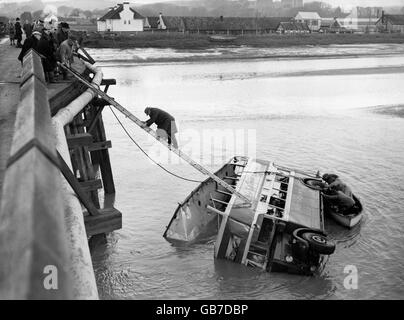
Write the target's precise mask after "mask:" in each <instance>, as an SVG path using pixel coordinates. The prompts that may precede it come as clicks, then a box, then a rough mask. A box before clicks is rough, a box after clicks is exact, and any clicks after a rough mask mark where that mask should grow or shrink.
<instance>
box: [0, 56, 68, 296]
mask: <svg viewBox="0 0 404 320" xmlns="http://www.w3.org/2000/svg"><path fill="white" fill-rule="evenodd" d="M17 108H18V109H17V115H16V122H15V132H14V136H13V140H12V146H11V151H10V158H9V161H8V164H7V169H6V172H5V177H4V184H3V189H2V191H1V192H2V203H1V208H0V299H71V298H73V293H72V286H71V281H70V277H69V272H68V270H69V263H70V262H69V252H68V248H67V244H66V239H67V237H68V235H67V233H66V228H65V222H64V212H63V208H64V206H63V198H62V191H61V187H60V185H61V175H60V171H59V168H58V162H57V157H56V147H55V138H54V136H55V134H54V130H53V128H52V125H51V115H50V108H49V102H48V96H47V88H46V82H45V77H44V72H43V68H42V63H41V58H40V57H39V55H38V54H37V53H36V52H35V51H33V50H31V51H30V52H28V53H27V54H26V55H25V57H24V60H23V75H22V81H21V88H20V100H19V103H18V107H17Z"/></svg>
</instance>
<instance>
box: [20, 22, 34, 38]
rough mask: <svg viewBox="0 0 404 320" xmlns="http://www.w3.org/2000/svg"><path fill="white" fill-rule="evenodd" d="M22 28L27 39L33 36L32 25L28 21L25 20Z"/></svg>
mask: <svg viewBox="0 0 404 320" xmlns="http://www.w3.org/2000/svg"><path fill="white" fill-rule="evenodd" d="M22 28H23V29H24V32H25V37H26V38H29V37H30V36H31V35H32V24H30V23H29V21H28V20H25V23H24V26H23V27H22Z"/></svg>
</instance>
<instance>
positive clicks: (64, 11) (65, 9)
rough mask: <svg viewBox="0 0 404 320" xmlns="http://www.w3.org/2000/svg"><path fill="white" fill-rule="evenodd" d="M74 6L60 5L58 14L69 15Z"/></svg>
mask: <svg viewBox="0 0 404 320" xmlns="http://www.w3.org/2000/svg"><path fill="white" fill-rule="evenodd" d="M73 9H74V8H73V7H68V6H60V7H58V15H59V16H61V17H67V16H69V14H70V12H72V11H73Z"/></svg>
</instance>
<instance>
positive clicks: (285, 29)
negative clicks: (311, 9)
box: [276, 21, 311, 34]
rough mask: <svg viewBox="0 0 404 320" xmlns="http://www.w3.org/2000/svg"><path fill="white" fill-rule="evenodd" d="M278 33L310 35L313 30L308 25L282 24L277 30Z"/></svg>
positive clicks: (288, 22) (300, 23)
mask: <svg viewBox="0 0 404 320" xmlns="http://www.w3.org/2000/svg"><path fill="white" fill-rule="evenodd" d="M276 32H278V33H286V34H288V33H310V32H311V30H310V28H309V26H308V25H307V23H305V22H297V21H286V22H280V23H279V25H278V28H277V29H276Z"/></svg>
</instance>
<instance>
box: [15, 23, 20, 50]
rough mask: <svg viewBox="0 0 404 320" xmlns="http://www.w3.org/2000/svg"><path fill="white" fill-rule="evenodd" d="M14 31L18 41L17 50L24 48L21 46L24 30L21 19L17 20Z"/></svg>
mask: <svg viewBox="0 0 404 320" xmlns="http://www.w3.org/2000/svg"><path fill="white" fill-rule="evenodd" d="M14 29H15V40H17V48H22V45H21V41H22V28H21V23H20V18H17V19H16V22H15V25H14Z"/></svg>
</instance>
